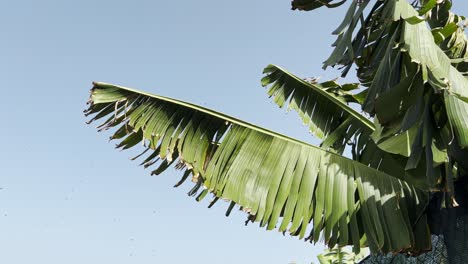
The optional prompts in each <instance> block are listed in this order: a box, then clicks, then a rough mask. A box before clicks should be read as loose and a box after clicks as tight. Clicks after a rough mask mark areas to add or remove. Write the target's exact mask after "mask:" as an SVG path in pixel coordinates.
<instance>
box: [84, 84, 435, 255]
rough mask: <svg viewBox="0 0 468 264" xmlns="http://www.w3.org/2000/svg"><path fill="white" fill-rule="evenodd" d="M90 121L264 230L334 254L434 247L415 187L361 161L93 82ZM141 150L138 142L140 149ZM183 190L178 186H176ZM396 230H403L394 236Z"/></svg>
mask: <svg viewBox="0 0 468 264" xmlns="http://www.w3.org/2000/svg"><path fill="white" fill-rule="evenodd" d="M90 102H91V103H90V107H89V109H88V110H87V111H86V114H87V115H92V116H93V118H92V119H91V121H97V120H100V119H102V120H104V122H103V123H102V124H101V125H99V126H98V129H99V130H100V131H102V130H107V129H111V128H115V132H114V133H113V135H112V136H111V139H117V140H119V141H120V142H119V143H118V144H117V147H118V148H122V149H129V148H132V147H136V146H138V145H140V146H143V153H142V154H141V155H140V156H139V157H138V158H140V159H142V160H143V161H142V163H141V164H142V165H143V166H145V167H153V166H157V168H156V169H155V170H153V172H152V174H159V173H161V172H163V171H164V170H165V169H166V168H168V167H169V166H170V165H171V164H176V165H175V166H176V168H179V169H184V170H185V173H184V174H183V177H182V181H183V180H185V179H187V178H188V177H189V176H191V177H192V181H193V182H194V183H195V186H194V188H193V189H192V190H191V192H190V194H191V195H197V200H200V199H202V198H203V197H204V196H205V195H206V194H207V193H208V192H211V193H213V194H214V196H215V197H216V198H215V200H217V199H219V198H221V199H224V200H228V201H231V206H230V207H229V211H230V210H232V208H233V206H234V205H235V204H237V205H239V206H240V207H241V208H242V209H243V210H244V211H246V212H248V213H249V214H250V218H249V219H251V220H254V221H256V222H260V224H261V226H266V227H267V229H268V230H270V229H274V228H277V229H278V230H279V231H281V232H285V231H289V233H291V234H292V235H297V236H299V237H301V238H302V237H305V238H306V240H307V241H311V242H317V241H318V240H319V239H320V238H322V239H323V240H324V241H325V242H326V243H327V244H328V245H329V246H330V247H333V246H334V245H336V244H339V245H354V249H355V251H359V248H360V247H361V246H366V245H368V246H369V247H370V248H371V249H372V250H373V251H374V252H378V251H382V252H401V251H406V252H408V251H410V252H420V251H422V250H427V249H428V248H429V247H430V244H428V240H426V239H425V238H426V237H427V235H428V233H427V228H426V227H427V223H426V216H425V214H424V208H425V205H426V204H427V196H426V194H425V193H424V192H422V191H420V190H418V189H416V188H415V187H414V186H412V185H410V184H408V183H406V182H404V181H401V180H399V179H396V178H394V177H392V176H390V175H387V174H385V173H382V172H379V171H377V170H375V169H372V168H369V167H366V166H364V165H362V164H360V163H358V162H355V161H352V160H349V159H347V158H344V157H342V156H340V155H337V154H334V153H331V152H327V151H325V150H322V149H320V148H317V147H314V146H311V145H308V144H306V143H301V142H300V141H297V140H293V139H290V138H288V137H286V136H282V135H280V134H277V133H274V132H272V131H268V130H265V129H262V128H259V127H257V126H254V125H251V124H248V123H245V122H242V121H240V120H238V119H235V118H232V117H229V116H226V115H223V114H221V113H218V112H214V111H212V110H209V109H206V108H202V107H199V106H195V105H192V104H189V103H186V102H182V101H179V100H175V99H171V98H167V97H162V96H157V95H152V94H149V93H145V92H140V91H137V90H133V89H129V88H124V87H120V86H115V85H110V84H104V83H95V84H94V87H93V89H92V90H91V98H90ZM139 143H140V144H139ZM179 184H180V183H178V184H177V185H179ZM393 226H397V227H398V228H391V227H393Z"/></svg>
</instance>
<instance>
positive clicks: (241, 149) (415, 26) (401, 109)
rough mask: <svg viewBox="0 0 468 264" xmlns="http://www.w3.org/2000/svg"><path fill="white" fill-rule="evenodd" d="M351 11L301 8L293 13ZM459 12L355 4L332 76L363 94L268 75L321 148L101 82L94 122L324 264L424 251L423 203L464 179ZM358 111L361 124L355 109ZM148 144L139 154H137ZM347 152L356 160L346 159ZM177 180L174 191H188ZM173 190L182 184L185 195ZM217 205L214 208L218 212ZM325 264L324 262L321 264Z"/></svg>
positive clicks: (467, 169)
mask: <svg viewBox="0 0 468 264" xmlns="http://www.w3.org/2000/svg"><path fill="white" fill-rule="evenodd" d="M344 2H345V1H338V2H332V1H317V0H294V1H292V7H293V9H298V10H313V9H316V8H319V7H323V6H326V7H338V6H340V5H341V4H343V3H344ZM450 8H451V2H450V1H448V0H445V1H435V0H425V1H420V5H411V4H410V3H408V2H407V1H406V0H385V1H365V0H364V1H357V0H353V1H352V2H351V4H350V5H349V8H348V12H347V13H346V15H345V18H344V19H343V22H342V23H341V24H340V25H339V27H338V28H337V29H336V30H335V31H334V32H333V34H335V35H337V40H336V41H335V43H334V47H335V49H334V50H333V52H332V54H331V55H330V56H329V58H328V59H327V60H326V61H325V62H324V68H327V67H330V66H331V67H335V66H339V67H342V69H343V73H342V75H343V76H346V75H347V74H348V73H349V70H350V69H351V68H352V67H356V70H357V77H358V79H359V81H360V83H359V84H339V83H338V82H337V81H336V80H331V81H327V82H323V83H317V82H316V81H315V80H304V79H301V78H299V77H297V76H295V75H293V74H291V73H289V72H287V71H286V70H284V69H282V68H280V67H278V66H275V65H269V66H267V67H266V68H265V70H264V73H265V76H264V78H263V79H262V85H263V86H265V87H267V89H268V91H267V93H268V95H269V96H270V97H271V98H272V100H273V101H274V102H275V103H276V104H277V105H278V106H279V107H281V108H283V107H286V106H287V107H288V109H292V110H294V111H296V112H297V113H298V114H299V116H300V118H301V120H302V122H303V123H304V124H306V125H307V127H308V129H309V131H310V132H311V134H312V135H314V136H316V137H318V138H319V139H321V140H322V143H321V144H320V146H319V147H316V146H311V145H309V144H306V143H304V142H301V141H298V140H296V139H292V138H289V137H287V136H284V135H280V134H278V133H275V132H272V131H269V130H266V129H263V128H260V127H258V126H255V125H252V124H249V123H246V122H243V121H241V120H238V119H236V118H233V117H230V116H227V115H224V114H222V113H219V112H215V111H212V110H209V109H206V108H203V107H200V106H196V105H193V104H190V103H187V102H182V101H179V100H175V99H171V98H167V97H163V96H158V95H153V94H149V93H146V92H142V91H138V90H134V89H129V88H125V87H120V86H116V85H110V84H104V83H95V84H94V87H93V89H92V91H91V98H90V107H89V109H88V110H87V111H86V114H87V115H92V116H93V118H92V120H91V121H96V120H101V119H103V120H104V123H103V124H102V125H100V126H99V130H107V129H115V131H114V133H113V135H112V136H111V139H116V140H119V141H120V143H119V144H118V145H117V147H118V148H122V149H129V148H134V147H138V146H141V145H143V153H142V154H141V155H139V158H141V159H143V162H142V163H141V164H142V165H143V166H145V167H150V166H155V165H157V166H158V167H157V168H156V169H154V170H153V172H152V174H159V173H161V172H163V171H164V170H165V169H166V168H168V167H169V166H170V165H172V164H175V166H176V168H179V169H182V170H184V173H183V177H182V180H181V182H183V181H184V180H186V179H187V178H188V177H189V176H191V178H192V181H193V182H194V188H193V189H192V190H191V191H190V193H189V194H190V195H194V196H197V200H201V199H203V197H205V196H206V195H207V194H208V193H212V194H213V195H214V202H216V201H217V200H218V199H220V198H221V199H224V200H227V201H229V202H230V203H231V205H230V206H229V208H228V212H227V214H229V212H230V211H231V210H232V209H233V207H234V206H235V205H238V206H240V207H241V209H243V210H244V211H245V212H247V214H248V220H249V221H256V222H259V223H260V225H261V226H262V227H266V228H267V229H268V230H271V229H274V228H277V229H278V230H279V231H281V232H286V231H288V232H289V233H290V234H291V235H295V236H299V237H300V238H305V240H306V241H310V242H317V241H319V240H323V241H325V243H326V244H327V245H328V246H329V247H330V248H333V247H335V246H338V247H337V248H336V249H333V250H331V251H329V252H328V253H326V254H324V255H322V257H321V261H329V262H323V263H336V262H334V261H335V260H336V258H337V257H338V259H339V261H341V262H342V261H344V260H345V259H348V258H351V257H353V256H354V255H352V254H351V253H346V252H345V251H342V249H341V248H340V247H342V246H346V245H352V246H353V250H354V253H356V254H357V253H359V251H360V249H361V248H362V247H369V248H370V250H371V251H372V252H374V253H377V252H383V253H387V252H393V253H400V252H403V253H411V254H419V253H421V252H424V251H426V250H429V249H430V247H431V245H430V230H429V227H428V222H427V221H428V218H427V211H426V209H427V204H428V203H429V195H430V193H431V192H434V191H441V192H447V193H448V194H449V195H446V196H445V197H447V199H446V201H445V203H444V206H445V205H447V206H453V205H455V204H456V203H453V198H454V193H453V192H454V185H455V184H457V179H459V178H461V177H466V175H467V174H468V80H467V75H468V52H467V50H468V49H467V39H466V36H465V34H464V27H465V25H466V22H465V21H466V20H465V18H464V17H462V16H457V15H455V14H453V13H452V12H450ZM353 104H354V105H359V106H360V107H361V108H362V110H363V111H364V112H366V114H364V115H363V114H361V113H359V112H358V111H356V110H355V109H354V108H353V107H352V105H353ZM139 143H141V144H139ZM346 148H348V149H349V151H350V153H351V156H352V157H351V158H352V159H348V158H345V157H343V156H342V154H343V153H344V151H345V149H346ZM181 182H180V183H181ZM180 183H178V184H177V185H179V184H180ZM214 202H213V203H214ZM321 263H322V262H321Z"/></svg>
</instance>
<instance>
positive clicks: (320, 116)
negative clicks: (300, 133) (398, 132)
mask: <svg viewBox="0 0 468 264" xmlns="http://www.w3.org/2000/svg"><path fill="white" fill-rule="evenodd" d="M264 73H266V76H265V77H263V78H262V85H263V86H267V87H268V92H267V93H268V95H269V96H270V97H272V98H273V102H275V103H276V104H277V105H278V106H279V107H280V108H283V107H287V108H288V109H292V110H295V111H296V112H297V113H298V114H299V116H300V118H301V120H302V122H303V123H304V124H305V125H306V126H307V127H308V128H309V131H310V132H311V133H312V134H313V135H314V136H316V137H318V138H319V139H321V140H322V143H321V145H320V146H321V147H322V148H324V149H326V150H329V151H332V152H335V153H338V154H342V153H343V151H344V149H345V147H346V146H347V145H350V146H351V149H352V154H353V159H354V160H356V161H359V162H360V163H362V164H364V165H366V166H369V167H372V168H376V169H378V170H380V171H383V172H385V173H387V174H390V175H392V176H394V177H397V178H400V179H403V180H405V181H408V182H411V183H412V184H415V185H417V186H419V187H421V188H427V184H426V181H425V178H424V177H423V175H421V173H420V171H411V170H409V171H407V170H405V165H406V163H407V158H405V157H404V156H406V157H408V155H403V154H405V153H404V150H406V149H407V148H408V146H406V145H405V144H406V143H407V142H406V141H402V142H398V143H399V144H398V145H395V144H393V145H391V146H392V149H391V150H393V151H390V152H386V151H384V150H382V149H381V148H384V149H386V150H387V151H388V146H387V145H385V144H386V142H384V143H383V145H382V146H380V145H376V144H375V142H374V141H373V139H372V137H371V135H372V134H373V133H374V132H375V129H376V128H375V125H374V123H373V122H372V121H370V120H369V119H367V118H366V117H364V116H363V115H361V114H360V113H358V112H357V111H356V110H354V109H353V108H352V107H350V106H349V105H348V104H347V103H348V102H353V103H360V101H359V100H360V99H361V98H359V96H360V95H359V94H358V95H356V94H353V93H351V91H352V90H355V89H357V88H358V86H357V85H356V84H345V85H339V84H338V83H337V82H336V81H327V82H323V83H315V82H313V81H312V82H309V81H305V80H303V79H301V78H299V77H297V76H295V75H294V74H292V73H290V72H288V71H286V70H284V69H282V68H281V67H279V66H276V65H269V66H268V67H266V68H265V70H264ZM400 155H403V156H400Z"/></svg>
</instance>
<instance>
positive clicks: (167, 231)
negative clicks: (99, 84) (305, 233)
mask: <svg viewBox="0 0 468 264" xmlns="http://www.w3.org/2000/svg"><path fill="white" fill-rule="evenodd" d="M459 2H460V3H457V4H458V5H461V7H460V6H459V7H458V8H459V10H463V11H465V13H468V12H466V11H468V4H467V3H465V1H459ZM462 2H463V3H462ZM344 12H345V9H344V8H340V9H334V10H326V9H324V10H319V11H316V12H312V13H311V12H308V13H305V12H304V13H302V12H293V11H291V10H290V1H289V0H284V1H279V0H275V1H271V0H269V1H268V0H256V1H251V0H250V1H247V0H238V1H214V0H204V1H191V0H179V1H149V0H146V1H144V0H139V1H137V0H136V1H122V0H114V1H108V0H103V1H96V0H95V1H91V0H80V1H72V0H61V1H59V0H56V1H54V0H44V1H25V0H15V1H8V2H7V1H4V3H3V5H2V8H1V9H0V33H1V36H2V40H1V41H0V58H1V59H0V80H1V86H0V89H1V91H2V101H1V104H0V112H1V113H3V122H2V125H1V129H0V138H1V139H2V144H1V151H0V188H1V189H0V249H1V250H0V261H1V262H2V263H9V264H16V263H20V264H22V263H47V264H55V263H57V264H59V263H68V264H75V263H76V264H82V263H112V264H120V263H195V264H198V263H206V264H211V263H272V264H275V263H278V264H280V263H284V264H286V263H291V262H297V263H310V262H311V261H315V260H316V257H315V256H316V255H317V254H318V253H319V252H321V250H322V246H321V245H320V246H313V245H310V244H308V243H304V242H302V241H299V240H298V239H296V238H289V237H288V236H286V237H283V236H282V235H281V234H280V233H278V232H277V231H270V232H267V231H265V230H262V229H260V228H258V226H257V224H251V225H249V226H247V227H245V226H244V225H243V221H244V219H245V217H244V214H243V213H240V212H236V213H233V215H232V216H231V217H229V218H226V217H225V216H224V212H225V209H226V207H227V204H224V203H218V204H217V205H216V206H215V208H213V209H207V208H206V206H207V203H208V200H209V199H207V200H206V201H204V202H202V203H196V202H195V201H194V200H193V199H192V198H189V197H187V196H186V192H187V190H188V189H189V187H190V184H187V185H185V186H184V187H182V188H178V189H174V188H172V185H173V184H174V183H175V182H176V181H177V180H178V177H179V173H176V172H174V171H168V172H166V173H165V174H164V175H162V176H159V177H150V176H149V173H148V171H144V169H143V168H141V167H138V166H137V163H136V162H131V161H129V160H128V158H129V157H130V156H131V154H132V153H130V152H118V151H115V150H114V149H113V146H114V143H108V142H107V138H108V136H109V135H108V134H98V133H97V132H96V130H95V129H94V128H93V126H86V125H85V121H86V118H85V117H84V116H83V114H82V110H83V109H85V107H86V105H85V103H86V101H87V99H88V94H89V93H88V91H89V89H90V88H91V82H92V81H103V82H110V83H115V84H120V85H124V86H129V87H134V88H138V89H143V90H147V91H149V92H152V93H157V94H161V95H165V96H171V97H176V98H180V99H183V100H187V101H191V102H194V103H197V104H201V105H204V106H206V107H209V108H213V109H216V110H219V111H223V112H225V113H228V114H230V115H233V116H236V117H239V118H242V119H245V120H248V121H250V122H253V123H256V124H259V125H262V126H266V127H268V128H270V129H273V130H276V131H279V132H281V133H285V134H287V135H290V136H294V137H298V138H300V139H302V140H306V141H308V142H315V141H313V139H312V138H311V137H310V136H309V135H308V134H307V132H306V128H305V127H304V126H302V125H301V124H300V122H299V119H298V118H297V116H296V115H295V114H294V113H290V114H288V115H286V114H285V113H284V112H283V111H282V110H279V109H278V108H277V107H276V106H275V105H273V104H272V103H271V102H270V100H268V99H267V97H266V95H265V90H264V89H263V88H262V87H261V86H260V78H261V76H262V74H261V71H262V69H263V67H264V66H266V65H267V64H269V63H275V64H278V65H281V66H283V67H285V68H287V69H289V70H290V71H292V72H294V73H296V74H298V75H300V76H302V77H311V76H323V79H327V78H332V77H335V76H336V73H327V74H325V73H324V72H323V71H322V70H321V62H322V61H324V60H325V59H326V57H327V55H328V54H329V52H330V51H331V48H330V44H331V43H332V42H333V40H334V38H333V37H332V36H331V35H330V32H331V31H332V30H333V29H334V28H335V27H336V26H337V25H338V23H339V22H340V21H341V18H342V16H343V13H344Z"/></svg>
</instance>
